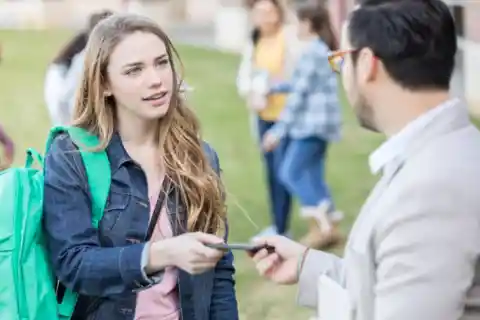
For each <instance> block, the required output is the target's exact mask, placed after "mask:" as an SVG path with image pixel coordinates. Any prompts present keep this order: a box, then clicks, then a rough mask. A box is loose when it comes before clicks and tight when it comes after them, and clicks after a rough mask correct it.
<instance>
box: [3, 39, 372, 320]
mask: <svg viewBox="0 0 480 320" xmlns="http://www.w3.org/2000/svg"><path fill="white" fill-rule="evenodd" d="M68 36H69V34H68V33H66V32H60V31H48V32H43V31H42V32H39V31H38V32H36V31H28V32H27V31H22V32H13V31H0V42H1V43H2V46H3V50H4V60H3V62H2V64H1V65H0V88H1V94H0V123H1V124H3V125H4V127H5V129H6V130H7V132H8V133H9V134H10V135H11V136H12V137H13V138H14V139H15V141H16V144H17V154H16V163H17V164H22V163H23V161H24V150H25V149H26V148H27V147H34V148H37V149H39V150H43V147H44V144H45V138H46V135H47V132H48V129H49V126H50V124H49V118H48V115H47V111H46V107H45V105H44V102H43V101H44V100H43V80H44V73H45V70H46V67H47V64H48V62H49V61H50V60H51V58H52V56H53V54H54V53H55V52H56V50H57V49H58V48H59V46H60V45H61V44H62V43H63V42H64V41H65V40H66V39H67V38H68ZM179 50H180V54H181V57H182V60H183V62H184V64H185V70H186V79H187V81H188V82H189V84H190V85H192V86H193V87H195V91H194V92H193V93H192V94H191V98H190V99H191V104H192V107H193V108H194V109H195V110H196V111H197V114H198V115H199V117H200V118H201V122H202V125H203V133H204V137H205V139H206V140H208V141H209V142H210V143H211V144H212V145H213V146H214V147H215V148H216V150H217V152H218V154H219V156H220V159H221V163H222V167H223V170H224V179H225V183H226V186H227V189H228V192H229V221H230V227H231V238H230V239H231V241H242V240H247V239H249V238H250V237H251V236H252V235H254V234H255V233H256V232H257V231H258V230H257V229H256V228H255V227H254V226H253V225H252V224H251V223H250V222H249V220H248V219H247V218H246V217H245V215H246V214H248V215H249V216H250V217H251V219H252V220H253V221H254V222H255V224H257V225H258V226H259V227H260V228H262V227H264V226H266V225H267V224H269V217H268V208H267V202H266V192H265V187H264V179H263V178H264V174H263V170H262V163H261V156H260V153H259V151H258V149H257V147H256V144H255V139H254V138H253V137H252V136H251V134H250V130H249V122H248V113H247V111H246V109H245V107H244V104H243V103H242V101H241V100H240V99H239V98H238V97H237V95H236V90H235V84H234V79H235V76H236V70H237V66H238V63H239V57H238V56H236V55H229V54H223V53H218V52H212V51H208V50H203V49H197V48H191V47H186V46H180V47H179ZM344 119H345V126H344V130H343V132H344V137H343V140H342V141H341V142H340V143H338V144H335V145H333V146H332V147H331V149H330V153H329V157H328V164H327V171H328V175H327V180H328V182H329V184H330V186H331V188H332V192H333V195H334V198H335V201H336V204H337V206H338V208H339V209H341V210H343V211H344V212H345V213H346V214H347V219H346V220H345V222H344V223H343V225H342V228H343V230H344V232H345V233H347V232H348V231H349V229H350V227H351V223H352V221H353V219H354V218H355V216H356V214H357V213H358V211H359V209H360V206H361V204H362V202H363V200H364V199H365V197H366V196H367V194H368V191H369V190H370V188H371V187H372V185H373V183H374V182H375V177H373V176H371V175H370V173H369V171H368V163H367V157H368V154H369V153H370V152H371V151H372V150H373V149H374V148H375V147H376V146H377V145H378V144H379V142H380V139H381V137H379V136H374V135H372V134H370V133H368V132H366V131H364V130H362V129H360V128H359V127H358V125H357V124H356V122H355V120H354V118H353V114H352V113H351V112H350V111H349V110H348V108H346V109H345V110H344ZM293 217H294V218H293V230H292V231H293V233H294V236H295V237H299V236H301V235H302V233H303V232H304V231H305V230H306V227H305V225H304V224H303V222H302V221H301V220H299V219H298V215H297V212H294V214H293ZM340 249H341V248H340ZM235 265H236V269H237V275H236V279H237V295H238V300H239V304H240V313H241V319H262V320H263V319H275V320H283V319H284V320H290V319H307V318H308V316H309V315H311V314H312V312H311V311H309V310H305V309H302V308H299V307H297V306H296V305H295V295H296V288H295V287H276V286H274V285H272V284H270V283H267V282H266V281H264V280H262V279H261V278H259V277H258V276H257V274H256V273H255V269H254V268H253V263H252V262H251V261H250V260H249V259H248V258H247V257H246V255H245V254H244V253H238V254H236V262H235Z"/></svg>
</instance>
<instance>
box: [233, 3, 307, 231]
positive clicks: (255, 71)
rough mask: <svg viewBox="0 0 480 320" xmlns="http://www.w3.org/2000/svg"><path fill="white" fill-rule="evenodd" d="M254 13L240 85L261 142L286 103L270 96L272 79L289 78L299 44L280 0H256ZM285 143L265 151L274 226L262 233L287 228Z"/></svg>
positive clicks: (288, 195) (288, 201)
mask: <svg viewBox="0 0 480 320" xmlns="http://www.w3.org/2000/svg"><path fill="white" fill-rule="evenodd" d="M252 16H253V24H254V29H253V31H252V35H251V41H250V43H249V44H248V46H247V48H245V51H244V53H243V57H242V62H241V64H240V68H239V71H238V76H237V88H238V92H239V94H240V96H242V97H243V98H244V99H245V100H246V104H247V107H248V108H249V110H250V111H251V113H252V120H253V122H254V125H253V127H254V128H255V130H254V131H255V134H257V135H258V138H259V140H260V141H261V140H262V138H263V136H264V134H265V132H267V131H268V130H269V129H270V128H271V127H272V126H273V125H274V124H275V123H276V121H277V120H278V118H279V116H280V113H281V112H282V110H283V108H284V106H285V94H283V93H280V94H272V95H268V87H269V85H270V82H271V81H273V80H279V79H288V78H289V77H290V74H291V72H292V70H293V66H294V64H295V61H296V59H297V56H298V50H299V45H298V41H297V37H296V35H295V34H291V33H290V32H288V31H287V29H286V28H285V27H284V16H285V13H284V11H283V8H282V6H281V5H280V2H279V1H277V0H255V1H253V3H252ZM285 145H286V141H282V143H280V145H279V146H278V148H276V149H275V150H273V151H271V152H264V153H263V157H264V162H265V168H266V178H267V187H268V193H269V200H270V210H271V216H272V220H273V226H271V227H268V228H267V229H265V230H264V231H263V232H262V233H261V234H260V235H268V234H284V233H286V232H287V231H288V220H289V219H288V216H289V214H290V202H291V201H290V194H289V192H288V191H287V189H286V188H285V187H284V186H283V185H282V183H281V182H280V180H279V176H278V173H279V166H280V163H281V161H282V159H283V154H284V151H285V150H284V149H285V148H284V147H285Z"/></svg>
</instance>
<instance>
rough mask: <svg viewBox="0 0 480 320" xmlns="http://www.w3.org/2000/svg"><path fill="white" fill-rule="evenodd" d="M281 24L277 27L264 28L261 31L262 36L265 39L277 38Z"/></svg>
mask: <svg viewBox="0 0 480 320" xmlns="http://www.w3.org/2000/svg"><path fill="white" fill-rule="evenodd" d="M280 29H281V28H280V26H279V27H276V28H272V29H270V30H262V31H260V37H261V38H264V39H271V38H275V37H276V36H277V34H278V33H279V32H280Z"/></svg>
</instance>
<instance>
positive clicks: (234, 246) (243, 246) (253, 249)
mask: <svg viewBox="0 0 480 320" xmlns="http://www.w3.org/2000/svg"><path fill="white" fill-rule="evenodd" d="M205 245H206V246H207V247H209V248H212V249H219V250H223V251H228V250H243V251H247V252H248V253H250V254H255V253H257V252H258V251H260V250H262V249H267V251H268V253H273V252H275V248H274V247H271V246H267V245H258V244H251V243H216V244H205Z"/></svg>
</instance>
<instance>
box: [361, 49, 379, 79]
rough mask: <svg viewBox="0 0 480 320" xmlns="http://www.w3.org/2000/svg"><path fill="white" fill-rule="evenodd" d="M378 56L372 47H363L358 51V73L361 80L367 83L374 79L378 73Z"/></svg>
mask: <svg viewBox="0 0 480 320" xmlns="http://www.w3.org/2000/svg"><path fill="white" fill-rule="evenodd" d="M378 63H379V61H378V58H377V57H376V56H375V54H374V53H373V51H372V49H370V48H362V49H361V50H360V51H359V52H358V59H357V73H358V76H359V80H360V81H362V82H364V83H367V82H371V81H374V80H375V79H376V78H377V75H378Z"/></svg>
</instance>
